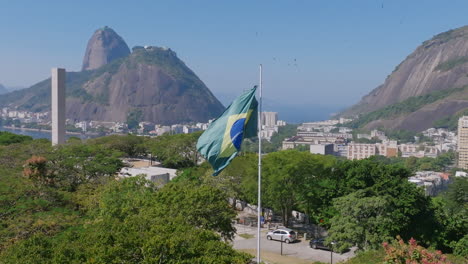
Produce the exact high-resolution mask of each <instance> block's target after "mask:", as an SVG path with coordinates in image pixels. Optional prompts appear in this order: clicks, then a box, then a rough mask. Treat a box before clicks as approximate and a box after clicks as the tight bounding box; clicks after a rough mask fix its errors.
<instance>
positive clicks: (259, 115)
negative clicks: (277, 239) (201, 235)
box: [257, 64, 263, 263]
mask: <svg viewBox="0 0 468 264" xmlns="http://www.w3.org/2000/svg"><path fill="white" fill-rule="evenodd" d="M262 90H263V83H262V64H260V96H259V100H258V207H257V263H260V230H261V228H260V226H261V221H260V220H261V215H262V192H261V190H262V188H261V184H262V137H261V136H262Z"/></svg>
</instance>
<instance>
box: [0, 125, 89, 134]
mask: <svg viewBox="0 0 468 264" xmlns="http://www.w3.org/2000/svg"><path fill="white" fill-rule="evenodd" d="M3 127H4V128H8V129H14V130H26V131H38V132H47V133H52V130H49V129H40V128H28V127H15V126H3ZM65 133H66V134H69V135H98V134H97V133H80V132H69V131H66V132H65Z"/></svg>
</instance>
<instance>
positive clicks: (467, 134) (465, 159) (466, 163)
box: [458, 116, 468, 170]
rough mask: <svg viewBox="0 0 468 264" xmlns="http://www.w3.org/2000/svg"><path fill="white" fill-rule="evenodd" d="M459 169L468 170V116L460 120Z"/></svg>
mask: <svg viewBox="0 0 468 264" xmlns="http://www.w3.org/2000/svg"><path fill="white" fill-rule="evenodd" d="M458 167H459V168H461V169H465V170H466V169H468V116H462V117H460V119H458Z"/></svg>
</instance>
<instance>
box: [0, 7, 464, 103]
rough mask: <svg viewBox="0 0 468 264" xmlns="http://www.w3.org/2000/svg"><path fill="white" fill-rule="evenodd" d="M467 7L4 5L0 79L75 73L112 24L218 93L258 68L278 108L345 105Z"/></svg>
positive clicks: (460, 20)
mask: <svg viewBox="0 0 468 264" xmlns="http://www.w3.org/2000/svg"><path fill="white" fill-rule="evenodd" d="M45 3H47V4H45ZM467 11H468V1H462V0H451V1H435V0H434V1H429V0H428V1H422V0H421V1H407V0H406V1H397V0H392V1H389V0H380V1H377V0H368V1H365V0H362V1H360V0H356V1H349V0H342V1H334V0H327V1H312V0H310V1H293V0H291V1H252V0H251V1H201V0H199V1H177V0H172V1H169V0H168V1H97V0H95V1H65V0H62V1H21V0H18V1H6V0H0V83H3V84H5V85H6V86H29V85H32V84H34V83H36V82H38V81H41V80H43V79H45V78H47V77H48V75H49V74H50V68H51V67H56V66H59V67H65V68H66V69H67V70H68V71H78V70H79V69H80V68H81V63H82V59H83V54H84V51H85V48H86V44H87V41H88V39H89V38H90V36H91V35H92V33H93V32H94V31H95V30H96V29H97V28H100V27H102V26H105V25H107V26H110V27H112V28H113V29H114V30H115V31H116V32H117V33H118V34H119V35H121V36H122V37H123V38H124V39H125V41H126V42H127V44H128V45H129V47H130V48H131V47H133V46H135V45H156V46H167V47H170V48H172V49H173V50H174V51H176V52H177V54H178V55H179V57H180V58H181V59H183V60H184V61H185V62H186V64H187V65H188V66H189V67H191V68H192V69H193V70H194V71H195V73H196V74H197V75H198V76H199V77H200V78H201V79H202V80H203V81H204V82H205V83H206V84H207V86H208V87H209V88H210V89H211V90H212V91H213V93H215V94H216V95H219V96H220V97H229V96H233V95H236V94H239V93H240V92H242V91H243V90H244V89H247V88H250V87H251V86H252V85H254V84H256V83H257V82H258V64H260V63H262V64H263V65H264V85H265V86H264V89H265V90H264V94H265V97H267V98H269V99H271V100H272V101H273V102H277V103H283V104H290V105H292V104H299V105H315V106H327V107H330V108H343V107H345V106H348V105H351V104H353V103H355V102H357V101H358V100H359V99H360V97H362V96H363V95H365V94H366V93H368V92H369V91H371V90H372V89H374V88H375V87H376V86H378V85H379V84H381V83H382V82H383V80H384V79H385V78H386V76H387V75H388V74H390V73H391V72H392V70H393V69H394V68H395V66H396V65H398V64H399V63H400V62H401V61H402V60H403V59H404V58H405V57H406V56H407V55H408V54H409V53H411V52H412V51H413V50H414V49H415V48H416V47H417V46H418V45H419V44H421V43H422V42H423V41H424V40H427V39H429V38H431V37H432V36H433V35H435V34H437V33H440V32H443V31H446V30H449V29H453V28H457V27H460V26H463V25H466V24H468V16H467V15H466V12H467Z"/></svg>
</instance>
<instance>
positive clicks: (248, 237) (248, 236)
mask: <svg viewBox="0 0 468 264" xmlns="http://www.w3.org/2000/svg"><path fill="white" fill-rule="evenodd" d="M239 236H240V237H243V238H245V239H250V238H254V237H255V236H254V235H252V234H239Z"/></svg>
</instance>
